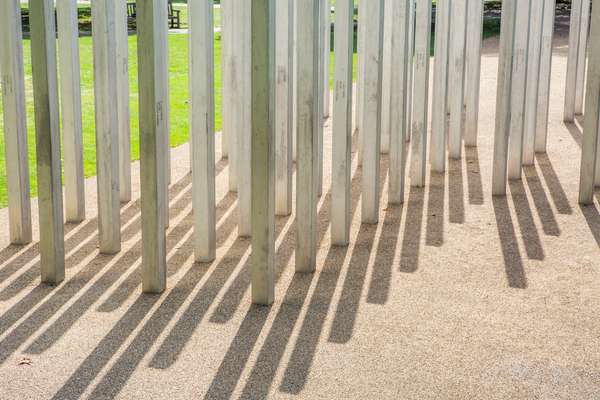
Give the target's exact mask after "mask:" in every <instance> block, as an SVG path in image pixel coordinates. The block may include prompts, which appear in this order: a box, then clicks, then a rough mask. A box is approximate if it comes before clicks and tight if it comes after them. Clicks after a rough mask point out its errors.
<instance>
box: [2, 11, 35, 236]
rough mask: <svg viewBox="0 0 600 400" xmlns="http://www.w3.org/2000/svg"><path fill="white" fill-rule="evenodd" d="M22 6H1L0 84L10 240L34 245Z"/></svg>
mask: <svg viewBox="0 0 600 400" xmlns="http://www.w3.org/2000/svg"><path fill="white" fill-rule="evenodd" d="M21 32H22V28H21V5H20V2H19V0H5V1H3V2H2V3H0V42H1V43H2V46H0V85H1V86H2V104H3V106H4V112H3V113H2V115H3V121H4V147H5V156H6V179H7V184H8V218H9V232H10V241H11V243H13V244H26V243H29V242H31V205H30V201H29V196H30V187H29V162H28V158H27V154H28V153H27V119H26V116H27V114H26V110H25V75H24V67H23V64H24V62H23V40H22V33H21Z"/></svg>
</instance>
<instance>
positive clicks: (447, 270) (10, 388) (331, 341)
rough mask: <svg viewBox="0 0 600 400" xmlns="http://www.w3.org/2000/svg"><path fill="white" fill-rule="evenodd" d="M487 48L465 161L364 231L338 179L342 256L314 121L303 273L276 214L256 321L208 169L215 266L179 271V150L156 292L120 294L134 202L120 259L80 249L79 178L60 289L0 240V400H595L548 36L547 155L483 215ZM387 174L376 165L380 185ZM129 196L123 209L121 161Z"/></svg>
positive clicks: (599, 217)
mask: <svg viewBox="0 0 600 400" xmlns="http://www.w3.org/2000/svg"><path fill="white" fill-rule="evenodd" d="M495 46H496V42H495V41H494V40H492V41H487V42H486V53H485V55H484V57H483V69H482V106H481V125H480V130H481V135H480V141H479V147H478V148H477V149H468V150H467V151H466V156H465V158H464V159H463V160H461V161H456V162H450V164H449V170H448V172H447V174H443V175H438V174H434V175H432V176H430V177H429V181H428V184H427V186H426V188H425V189H409V188H407V201H406V203H405V204H404V206H401V207H388V206H387V205H386V197H387V196H386V190H385V188H384V189H383V190H382V203H381V221H380V223H379V225H362V226H361V225H360V224H359V221H360V204H359V203H360V197H359V193H358V190H359V184H360V179H361V172H360V169H359V168H357V167H356V164H355V165H354V169H353V176H354V178H353V179H354V180H353V182H354V188H353V206H354V210H355V211H354V220H353V230H352V243H351V245H350V247H348V248H341V247H331V246H330V242H329V231H328V222H329V205H330V196H329V193H328V189H327V188H328V187H329V183H330V163H329V159H330V157H329V155H330V154H331V136H330V126H331V121H328V123H327V128H326V130H325V154H326V155H327V157H326V159H325V171H326V173H325V185H326V186H325V188H326V189H325V195H324V196H323V197H322V199H321V202H320V206H319V210H320V211H319V221H320V240H321V241H320V250H319V255H318V263H319V266H318V269H317V272H316V273H315V274H311V275H308V274H300V275H294V273H293V271H294V252H293V251H294V219H293V217H291V218H278V219H277V249H278V254H277V271H278V272H277V274H278V275H277V276H278V278H277V294H276V302H275V304H274V305H273V306H272V307H270V308H264V307H254V306H251V305H250V293H249V271H248V267H249V266H248V257H249V241H248V240H247V239H239V238H237V233H236V217H237V210H236V200H235V196H234V195H233V194H230V193H227V192H226V182H227V174H228V168H227V162H226V161H224V160H221V161H218V163H217V170H218V171H219V175H218V183H217V188H218V190H217V199H218V211H217V214H218V218H217V220H218V246H219V247H218V252H217V260H216V261H215V262H214V263H212V264H193V263H192V246H193V244H192V230H191V229H192V225H191V224H192V218H191V212H192V210H191V193H190V177H189V174H188V165H189V164H188V159H187V156H188V149H187V146H181V147H179V148H177V149H174V150H173V167H174V172H173V185H172V187H171V190H170V205H171V210H170V218H171V227H170V228H169V230H168V231H167V235H168V248H169V277H168V286H169V289H168V291H167V292H166V293H164V294H163V295H161V296H148V295H142V294H141V288H140V286H139V283H140V271H139V269H140V262H141V260H140V231H139V230H140V220H139V218H140V214H139V212H140V210H139V200H135V201H133V202H131V203H129V204H126V205H123V207H122V214H121V220H122V221H121V223H122V227H123V228H122V229H123V240H124V243H123V251H122V252H121V253H119V254H117V255H114V256H102V255H99V254H98V253H97V248H96V244H97V226H96V220H95V219H93V217H94V215H95V213H96V209H95V201H96V199H95V181H94V179H89V180H88V181H87V191H86V193H87V195H88V199H89V202H88V207H89V208H88V216H89V218H90V219H89V220H87V221H85V222H84V223H82V224H80V225H67V226H66V232H67V240H66V247H67V250H68V253H67V265H68V269H67V277H66V280H65V282H64V283H63V284H62V285H60V286H59V287H55V288H52V287H48V286H44V285H40V284H39V258H38V249H37V245H36V244H33V245H30V246H27V247H24V248H22V247H12V246H8V245H7V238H6V235H7V232H6V230H4V231H2V232H0V249H2V250H0V382H1V387H2V389H1V390H0V398H2V399H47V398H54V399H71V398H72V399H75V398H79V397H84V398H91V399H103V398H114V397H116V398H121V399H134V398H140V399H141V398H143V399H161V400H164V399H170V400H175V399H190V398H206V399H225V398H275V399H278V398H298V399H312V398H315V399H316V398H321V399H446V398H452V399H509V398H512V399H517V398H518V399H593V398H598V397H599V396H600V379H599V378H600V352H599V351H598V346H599V334H598V332H600V319H599V318H598V312H599V310H600V296H599V293H600V263H599V261H598V260H600V248H599V244H600V213H599V211H598V207H599V205H598V204H596V205H595V206H591V207H585V208H580V207H579V206H578V204H577V177H578V173H579V156H580V145H581V127H580V125H579V124H574V125H569V126H565V125H564V124H563V123H562V121H561V118H562V105H563V101H562V100H563V99H562V94H563V91H564V79H563V77H564V73H565V64H566V59H565V51H564V46H565V40H564V38H563V39H561V40H559V41H558V42H557V56H556V58H555V62H554V69H553V78H554V84H553V86H552V102H551V120H550V139H549V148H548V154H547V155H540V156H539V157H538V159H537V162H536V165H535V166H534V167H530V168H527V169H526V170H525V173H524V180H523V181H522V182H513V183H511V185H510V193H509V195H508V197H506V198H497V199H492V197H491V196H490V192H491V189H490V185H489V182H490V180H491V156H492V144H493V140H492V139H493V138H492V135H493V126H494V124H493V116H494V109H493V108H494V104H495V90H496V87H495V75H496V72H497V58H496V55H495V53H494V48H495ZM217 139H218V140H217V142H219V140H220V136H218V137H217ZM353 154H354V155H355V154H356V153H353ZM386 170H387V158H386V157H384V158H383V168H382V178H383V181H385V176H386V175H385V173H386ZM134 182H136V184H135V187H134V198H136V199H137V198H138V196H139V186H138V182H139V175H138V163H135V164H134ZM35 213H36V207H35V204H34V215H36V214H35ZM34 219H35V218H34ZM0 223H1V224H2V225H4V226H7V224H6V210H2V211H0Z"/></svg>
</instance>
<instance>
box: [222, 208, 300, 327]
mask: <svg viewBox="0 0 600 400" xmlns="http://www.w3.org/2000/svg"><path fill="white" fill-rule="evenodd" d="M289 218H290V217H276V219H275V237H278V236H279V235H280V234H281V231H282V230H283V228H284V226H285V225H286V224H287V222H288V221H289ZM295 226H296V223H295V221H294V222H292V225H291V226H290V227H289V230H288V231H287V233H286V235H285V236H284V238H283V240H282V242H281V245H280V246H279V249H286V250H284V251H285V253H286V254H285V255H284V254H280V253H282V252H281V251H277V252H276V254H275V265H276V272H275V283H277V281H278V278H279V276H280V272H281V270H282V268H283V267H285V266H286V265H287V264H288V260H289V257H291V254H292V253H293V248H294V247H295V246H294V243H295V242H294V237H295V235H294V234H293V232H294V229H295ZM249 289H250V257H248V259H247V260H246V262H245V263H244V265H243V267H242V268H241V269H240V271H239V273H238V274H237V275H236V276H235V278H234V280H233V282H232V283H231V284H230V285H229V287H228V288H227V290H226V292H225V294H224V295H223V297H222V298H221V300H220V301H219V304H218V305H217V307H216V308H215V310H214V311H213V313H212V314H211V316H210V322H212V323H216V324H225V323H227V322H229V321H230V320H231V318H233V316H234V315H235V313H236V311H237V310H238V308H239V307H240V305H241V304H242V300H243V298H244V296H245V295H246V293H247V291H248V290H249Z"/></svg>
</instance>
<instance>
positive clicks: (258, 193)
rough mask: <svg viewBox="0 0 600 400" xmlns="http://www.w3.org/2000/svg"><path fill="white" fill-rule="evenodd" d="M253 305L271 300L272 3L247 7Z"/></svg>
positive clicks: (260, 0) (257, 1)
mask: <svg viewBox="0 0 600 400" xmlns="http://www.w3.org/2000/svg"><path fill="white" fill-rule="evenodd" d="M250 25H251V35H250V37H251V47H252V52H251V57H250V58H251V64H252V79H251V82H252V83H251V100H252V114H251V115H252V117H251V120H252V272H251V276H252V302H253V303H255V304H262V305H269V304H271V303H273V300H274V297H275V148H274V147H275V146H274V144H275V129H274V125H275V118H274V117H275V115H274V114H275V89H274V84H273V80H274V77H275V0H253V1H252V8H251V23H250Z"/></svg>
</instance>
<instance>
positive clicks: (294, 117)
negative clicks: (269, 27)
mask: <svg viewBox="0 0 600 400" xmlns="http://www.w3.org/2000/svg"><path fill="white" fill-rule="evenodd" d="M297 8H298V3H297V2H294V4H293V9H294V11H293V12H292V14H293V15H294V18H293V19H292V23H293V28H292V31H293V35H292V36H293V39H292V43H293V44H292V46H293V49H292V54H293V58H294V61H293V63H292V66H293V67H292V76H293V77H294V84H293V85H292V110H293V112H292V158H293V160H294V161H296V156H297V151H298V148H297V147H298V133H297V132H296V128H297V126H298V121H297V120H298V114H296V109H297V102H298V80H297V76H298V73H297V71H298V50H297V46H296V41H297V40H298V12H297V11H296V10H297Z"/></svg>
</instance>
